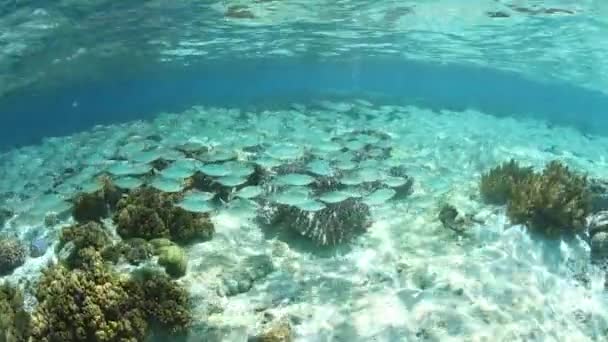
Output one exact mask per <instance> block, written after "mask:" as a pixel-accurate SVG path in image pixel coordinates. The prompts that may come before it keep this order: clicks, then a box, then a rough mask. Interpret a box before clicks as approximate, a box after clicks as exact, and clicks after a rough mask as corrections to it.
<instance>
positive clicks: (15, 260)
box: [0, 237, 27, 275]
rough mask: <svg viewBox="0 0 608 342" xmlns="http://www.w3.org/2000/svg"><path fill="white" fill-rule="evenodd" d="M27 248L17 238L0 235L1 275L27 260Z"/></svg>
mask: <svg viewBox="0 0 608 342" xmlns="http://www.w3.org/2000/svg"><path fill="white" fill-rule="evenodd" d="M26 256H27V248H26V247H25V246H24V245H23V244H22V243H21V242H20V241H19V240H18V239H16V238H12V237H0V275H5V274H8V273H11V272H13V270H14V269H15V268H17V267H19V266H21V265H22V264H23V263H24V262H25V257H26Z"/></svg>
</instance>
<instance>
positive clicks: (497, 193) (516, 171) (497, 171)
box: [480, 160, 533, 204]
mask: <svg viewBox="0 0 608 342" xmlns="http://www.w3.org/2000/svg"><path fill="white" fill-rule="evenodd" d="M532 174H533V171H532V168H529V167H521V166H520V165H519V164H518V163H517V162H516V161H515V160H510V161H509V162H505V163H503V164H501V165H499V166H497V167H495V168H494V169H492V170H490V171H489V172H487V173H485V174H483V175H482V176H481V184H480V192H481V196H482V198H483V199H484V201H486V202H487V203H490V204H505V203H507V201H508V200H509V199H510V198H511V196H512V193H513V189H515V188H516V187H517V186H518V185H519V184H520V183H521V182H522V181H524V180H525V179H527V178H528V177H530V176H531V175H532Z"/></svg>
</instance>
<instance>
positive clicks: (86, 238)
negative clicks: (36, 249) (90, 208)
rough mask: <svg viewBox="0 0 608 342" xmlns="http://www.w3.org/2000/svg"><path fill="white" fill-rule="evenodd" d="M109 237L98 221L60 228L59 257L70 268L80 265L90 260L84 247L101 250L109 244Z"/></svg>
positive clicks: (88, 253)
mask: <svg viewBox="0 0 608 342" xmlns="http://www.w3.org/2000/svg"><path fill="white" fill-rule="evenodd" d="M110 242H111V240H110V237H109V235H108V233H107V232H106V231H105V229H104V228H103V226H102V225H101V224H100V223H97V222H94V221H91V222H88V223H85V224H75V225H72V226H68V227H65V228H63V229H62V231H61V234H60V237H59V244H58V245H57V250H58V251H61V253H60V254H61V255H62V257H61V259H62V261H63V262H65V263H66V265H67V266H68V267H70V268H77V267H81V266H82V265H83V264H86V263H88V262H89V261H90V260H89V259H88V258H87V257H88V256H89V255H90V252H88V251H84V250H86V249H93V250H96V251H101V250H103V249H104V248H106V247H107V246H108V245H110Z"/></svg>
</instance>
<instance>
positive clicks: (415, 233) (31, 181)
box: [0, 100, 608, 342]
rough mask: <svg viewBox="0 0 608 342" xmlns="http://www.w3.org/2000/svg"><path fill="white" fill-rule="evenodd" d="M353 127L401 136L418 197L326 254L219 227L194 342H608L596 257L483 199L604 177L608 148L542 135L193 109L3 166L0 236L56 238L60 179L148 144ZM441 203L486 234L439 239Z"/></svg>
mask: <svg viewBox="0 0 608 342" xmlns="http://www.w3.org/2000/svg"><path fill="white" fill-rule="evenodd" d="M351 129H376V130H380V131H383V132H386V133H388V134H390V135H391V137H392V141H393V151H392V155H391V158H392V159H393V160H395V161H398V162H399V163H400V164H402V165H404V166H406V167H407V169H408V172H409V175H410V176H412V177H414V180H415V183H414V191H413V193H412V194H411V195H410V196H409V197H407V198H405V199H403V200H399V201H395V200H393V201H389V202H386V203H384V204H382V205H379V206H375V207H373V210H372V214H373V221H374V223H373V225H372V227H371V228H370V229H369V231H368V232H367V233H366V234H364V235H362V236H360V237H359V238H357V239H355V240H354V241H353V242H352V243H351V244H350V245H349V246H346V247H340V248H337V249H335V250H334V251H333V252H332V253H323V254H320V253H315V252H314V251H313V250H311V249H310V248H309V246H305V245H301V244H300V245H298V244H296V243H288V242H285V241H281V240H278V239H276V238H274V237H269V236H268V235H266V234H264V232H263V231H262V230H261V229H260V227H258V226H257V225H256V223H255V221H254V220H253V219H252V218H253V217H254V213H253V212H251V211H249V210H247V209H246V208H245V209H241V210H239V209H238V208H231V209H230V208H227V209H221V210H219V211H218V212H216V213H214V214H213V221H214V222H215V224H216V235H215V237H214V238H213V240H212V241H209V242H203V243H199V244H196V245H193V246H191V247H189V248H188V255H189V260H190V261H189V268H188V274H187V275H186V276H185V277H183V278H181V279H180V280H179V281H180V282H182V283H183V284H184V285H185V286H187V287H188V288H189V289H190V291H191V293H192V296H193V299H194V302H195V304H196V305H195V308H194V311H195V318H196V320H197V323H198V327H197V328H196V329H197V330H199V331H200V332H201V334H202V333H203V332H205V331H207V334H208V335H206V336H207V337H203V336H197V337H193V338H192V341H204V340H213V338H211V337H209V336H211V333H209V332H208V331H209V329H210V330H213V331H215V333H214V335H217V336H222V337H217V338H216V339H217V340H221V341H235V342H236V341H246V340H247V337H246V336H247V335H254V334H255V333H257V332H258V331H259V329H261V326H262V325H261V322H262V321H263V316H264V315H266V316H267V317H268V316H269V314H272V315H273V316H275V317H279V318H280V317H288V318H290V319H291V320H292V322H294V324H293V328H294V332H295V337H296V338H295V340H296V341H376V342H380V341H601V340H605V338H606V335H605V334H606V329H608V305H607V304H608V298H606V294H605V292H604V275H603V273H602V272H600V271H598V270H595V269H594V268H593V267H591V266H590V262H589V248H588V247H587V245H586V243H585V242H583V241H577V240H575V241H569V242H567V243H566V242H555V241H553V242H549V241H539V240H537V239H532V238H531V237H530V236H529V235H528V234H527V233H526V231H525V229H524V228H523V227H519V226H515V227H512V226H510V225H509V224H508V221H507V220H506V218H505V215H504V208H502V207H493V206H487V205H484V204H482V203H481V201H480V199H479V196H478V191H477V184H478V181H479V178H480V175H481V173H482V172H484V171H486V170H488V169H489V168H491V167H494V166H495V165H496V164H497V163H499V162H502V161H505V160H508V159H510V158H515V159H517V160H519V161H521V162H522V163H524V164H529V165H533V166H535V167H537V168H542V166H543V165H544V164H545V163H546V162H548V161H550V160H553V159H560V160H562V161H564V162H565V163H567V164H568V165H569V166H571V167H573V168H575V169H576V170H579V171H582V172H585V173H588V174H589V175H590V176H593V177H600V178H608V167H607V161H606V159H605V156H606V155H607V154H606V152H607V149H608V138H604V137H594V136H586V135H583V134H581V133H580V132H578V131H576V130H573V129H569V128H564V127H552V126H551V125H548V124H546V123H543V122H540V121H531V120H524V119H514V118H497V117H494V116H492V115H488V114H484V113H479V112H475V111H464V112H452V111H444V112H432V111H428V110H425V109H423V108H416V107H398V106H377V105H374V104H372V103H369V102H366V101H362V100H353V101H352V102H351V103H345V102H341V103H337V102H320V103H318V104H317V105H315V106H308V107H307V106H304V105H298V104H294V105H293V106H292V107H291V108H287V109H284V110H275V111H269V110H266V111H257V112H253V111H252V112H246V111H240V110H236V109H235V110H231V109H221V108H203V107H196V108H193V109H192V110H189V111H187V112H185V113H181V114H180V115H179V116H177V115H175V114H160V115H159V116H158V117H157V118H156V119H155V120H153V121H146V122H143V121H141V122H130V123H124V124H121V125H114V126H108V127H95V128H94V129H92V130H90V131H85V132H81V133H79V134H76V135H73V136H69V137H59V138H49V139H47V140H45V141H44V142H43V143H42V144H40V145H37V146H30V147H24V148H20V149H18V150H13V151H10V152H8V153H5V154H4V155H1V156H0V167H1V168H2V170H1V171H0V174H1V175H2V177H0V193H3V194H4V195H3V196H4V199H3V200H4V202H5V204H6V206H7V207H9V208H11V209H12V210H14V211H15V212H16V213H17V214H16V216H15V217H13V218H12V219H11V220H9V221H8V222H7V223H6V227H5V228H4V231H5V232H15V233H17V234H18V235H19V236H20V237H21V238H22V239H24V240H27V239H30V238H32V237H33V236H40V235H43V236H49V237H52V236H54V234H56V232H57V231H59V229H60V228H61V226H62V225H65V224H67V223H69V222H70V220H71V218H69V215H62V214H61V212H62V211H64V210H67V205H63V204H61V202H60V199H61V195H59V194H56V195H49V194H47V195H44V193H45V192H48V189H50V188H51V187H52V185H53V183H55V184H57V182H58V179H61V177H60V176H59V175H61V174H62V172H63V170H65V169H66V168H73V169H74V170H77V172H76V173H75V174H74V175H72V176H71V178H69V179H63V180H60V181H59V182H66V184H67V183H70V184H80V185H82V184H86V183H87V181H88V180H89V179H90V178H91V177H92V176H91V174H92V173H94V172H95V171H99V170H101V169H103V166H100V165H103V163H104V161H103V160H104V158H105V157H107V156H109V155H111V154H113V153H115V151H116V150H117V149H121V148H124V147H125V146H128V144H126V143H127V142H129V141H137V140H138V139H141V137H145V136H161V137H163V139H164V140H162V141H173V142H175V141H183V142H185V141H188V140H191V141H192V140H197V141H207V142H208V143H210V144H212V145H220V146H224V147H228V148H232V149H237V150H238V145H239V143H240V142H242V141H243V140H249V141H250V140H258V141H268V142H276V141H281V142H283V143H293V144H298V145H301V146H308V144H312V143H314V142H315V141H318V140H319V139H321V140H322V139H323V138H324V135H322V134H321V133H323V132H324V131H325V132H327V131H332V132H344V131H348V130H351ZM87 166H88V168H87ZM80 173H82V174H80ZM66 188H69V186H67V185H66ZM69 192H70V190H69V189H68V190H65V194H68V193H69ZM444 202H449V203H451V204H453V205H455V206H456V207H457V208H459V210H460V211H461V212H464V213H470V214H474V215H475V218H476V219H477V220H478V221H480V222H483V223H476V224H474V225H473V226H471V227H470V228H469V229H468V231H467V232H466V234H463V235H460V236H459V235H457V234H455V233H454V232H453V231H451V230H448V229H445V228H443V227H442V225H441V224H440V223H439V222H438V220H437V212H438V207H439V205H440V204H441V203H444ZM47 211H58V212H60V214H59V222H58V223H57V224H55V225H53V226H52V227H44V217H45V215H46V212H47ZM107 223H108V225H111V222H110V221H109V220H108V222H107ZM258 254H265V255H267V256H270V257H271V258H272V261H273V263H274V266H275V270H274V272H272V273H270V274H269V275H267V276H266V277H265V278H263V279H260V280H258V281H256V282H255V283H254V285H253V288H252V289H251V290H249V291H248V292H246V293H242V294H239V295H236V296H231V297H222V296H219V295H217V294H216V292H217V291H216V289H217V287H218V286H219V285H218V284H219V280H218V279H219V278H218V275H221V274H222V273H224V272H229V271H230V270H232V269H234V268H235V267H236V266H235V265H238V263H239V262H240V261H242V260H243V259H244V258H246V257H248V256H251V255H258ZM53 257H54V256H53V248H49V249H48V251H47V253H46V254H45V255H44V256H43V257H40V258H36V259H33V258H28V260H27V262H26V264H25V265H24V266H22V267H20V268H19V269H17V270H16V271H15V272H14V273H13V274H12V275H10V276H7V277H5V278H6V279H8V280H10V281H12V282H19V283H20V284H24V283H25V280H27V279H35V277H36V275H37V274H38V272H39V270H40V269H41V268H43V267H44V266H45V264H46V263H47V262H48V261H49V260H50V259H52V258H53ZM581 278H585V279H586V281H585V282H581V281H580V279H581Z"/></svg>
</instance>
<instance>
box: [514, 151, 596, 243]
mask: <svg viewBox="0 0 608 342" xmlns="http://www.w3.org/2000/svg"><path fill="white" fill-rule="evenodd" d="M587 189H588V188H587V179H586V177H584V176H581V175H577V174H576V173H574V172H573V171H571V170H570V169H569V168H568V167H567V166H564V165H562V164H561V163H559V162H556V161H553V162H551V163H549V164H548V165H547V166H546V167H545V169H544V170H543V172H542V173H535V174H533V175H531V176H529V177H526V179H525V180H524V181H522V182H521V183H520V185H519V186H518V187H517V188H516V189H514V190H513V194H512V197H511V201H510V202H509V206H508V209H507V214H508V215H509V218H510V219H511V221H512V222H514V223H522V224H526V225H527V226H528V227H529V228H531V229H533V230H535V231H540V232H542V233H545V234H548V235H555V234H557V233H559V232H560V231H563V230H567V231H570V232H575V231H580V230H581V229H582V228H583V227H584V224H585V219H586V217H587V214H588V213H589V211H590V207H591V203H590V195H589V192H588V190H587Z"/></svg>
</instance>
